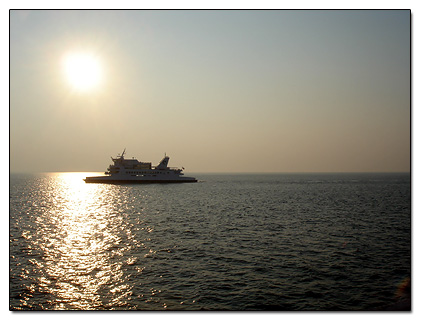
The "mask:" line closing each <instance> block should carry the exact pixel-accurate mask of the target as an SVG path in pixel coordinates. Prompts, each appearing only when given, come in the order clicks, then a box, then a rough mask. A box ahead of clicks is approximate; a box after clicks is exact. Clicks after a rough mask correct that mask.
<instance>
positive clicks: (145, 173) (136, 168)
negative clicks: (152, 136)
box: [83, 149, 198, 184]
mask: <svg viewBox="0 0 422 324" xmlns="http://www.w3.org/2000/svg"><path fill="white" fill-rule="evenodd" d="M125 152H126V149H125V150H123V153H122V154H121V155H117V157H116V158H113V157H112V158H111V160H112V161H113V163H114V164H111V165H110V166H109V167H108V168H107V171H106V172H105V174H106V175H105V176H99V177H86V178H85V179H83V180H84V181H85V182H86V183H113V184H125V183H180V182H197V181H198V180H196V179H195V178H193V177H183V172H182V171H183V170H184V168H170V167H168V166H167V165H168V163H169V159H170V157H168V156H167V155H166V154H164V158H163V159H162V160H161V161H160V163H159V164H158V165H157V166H152V165H151V162H140V161H138V160H137V159H135V158H132V159H125V157H124V155H125Z"/></svg>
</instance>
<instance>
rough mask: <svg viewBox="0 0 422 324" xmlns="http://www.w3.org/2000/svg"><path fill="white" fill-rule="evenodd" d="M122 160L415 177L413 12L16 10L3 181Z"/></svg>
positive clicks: (191, 168)
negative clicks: (84, 62) (71, 59)
mask: <svg viewBox="0 0 422 324" xmlns="http://www.w3.org/2000/svg"><path fill="white" fill-rule="evenodd" d="M80 53H82V54H83V55H88V56H89V57H91V58H92V57H93V58H94V60H95V64H98V66H99V70H100V77H99V80H98V81H99V83H98V84H97V86H96V87H93V88H92V89H88V90H86V89H84V91H81V90H80V89H79V90H78V89H76V88H75V84H72V83H71V81H69V73H70V72H69V71H66V69H65V65H64V61H65V58H66V57H68V56H69V55H72V54H73V55H78V54H80ZM92 65H94V63H92ZM89 68H90V66H83V67H82V70H89ZM78 69H80V67H78V66H77V65H73V66H71V68H70V70H76V71H77V70H78ZM71 72H72V71H71ZM89 77H90V76H89V74H87V75H85V76H84V79H85V81H89ZM78 82H82V81H78ZM124 148H126V151H127V156H128V157H132V156H135V157H136V158H138V159H139V160H142V161H147V162H153V164H156V163H158V162H159V160H160V159H161V158H162V156H163V155H164V153H165V152H166V153H167V154H168V155H169V156H170V158H171V159H170V165H171V166H184V167H185V168H186V173H189V172H355V171H356V172H361V171H364V172H373V171H381V172H389V171H409V170H410V12H409V11H369V10H368V11H11V13H10V168H11V171H12V172H34V171H35V172H38V171H105V169H106V167H107V166H108V165H109V164H110V162H111V161H110V156H112V155H113V156H114V155H116V154H117V153H119V152H121V151H122V150H123V149H124Z"/></svg>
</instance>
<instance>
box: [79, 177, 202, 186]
mask: <svg viewBox="0 0 422 324" xmlns="http://www.w3.org/2000/svg"><path fill="white" fill-rule="evenodd" d="M84 181H85V183H109V184H148V183H186V182H198V180H196V179H195V178H188V177H186V178H178V179H116V178H114V179H113V178H112V177H87V178H86V179H84Z"/></svg>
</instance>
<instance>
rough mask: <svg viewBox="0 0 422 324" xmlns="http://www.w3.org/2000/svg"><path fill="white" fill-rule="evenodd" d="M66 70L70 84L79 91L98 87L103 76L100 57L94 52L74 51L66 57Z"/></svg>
mask: <svg viewBox="0 0 422 324" xmlns="http://www.w3.org/2000/svg"><path fill="white" fill-rule="evenodd" d="M64 72H65V75H66V78H67V80H68V82H69V83H70V85H71V86H72V87H73V88H75V89H76V90H79V91H88V90H91V89H93V88H95V87H97V86H98V85H99V84H100V82H101V78H102V69H101V65H100V62H99V60H98V58H96V57H95V56H94V55H92V54H85V53H74V54H69V55H67V56H66V57H65V59H64Z"/></svg>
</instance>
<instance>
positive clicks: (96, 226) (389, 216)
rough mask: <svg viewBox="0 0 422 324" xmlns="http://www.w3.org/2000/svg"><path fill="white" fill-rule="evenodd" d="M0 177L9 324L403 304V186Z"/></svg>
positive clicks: (365, 179)
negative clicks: (60, 315) (13, 315)
mask: <svg viewBox="0 0 422 324" xmlns="http://www.w3.org/2000/svg"><path fill="white" fill-rule="evenodd" d="M86 175H87V174H84V173H44V174H11V175H10V215H9V217H10V221H9V226H10V230H9V232H10V244H9V257H10V259H9V265H10V276H9V282H10V286H9V302H10V305H9V309H10V310H142V311H151V310H152V311H169V310H170V311H171V310H183V311H197V310H210V311H211V310H217V311H224V310H226V311H366V310H369V311H372V310H375V311H376V310H385V309H388V307H391V305H394V304H395V303H397V302H400V301H402V300H404V299H405V298H406V294H407V293H408V285H407V283H408V282H409V280H410V275H411V178H410V174H409V173H394V174H381V173H380V174H377V173H366V174H354V173H350V174H342V173H339V174H187V175H188V176H195V177H197V178H198V180H199V182H198V183H181V184H148V185H139V184H138V185H110V184H85V183H84V181H83V180H82V179H83V178H85V176H86Z"/></svg>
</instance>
